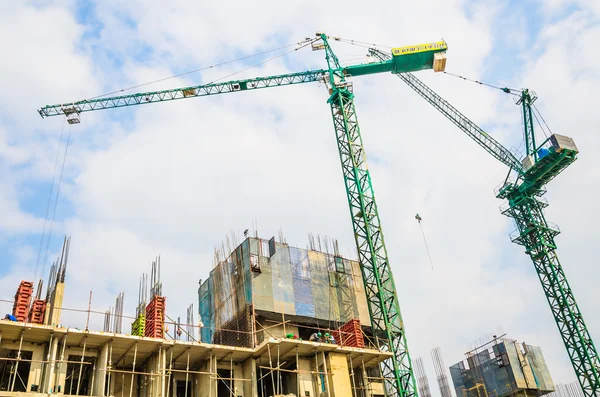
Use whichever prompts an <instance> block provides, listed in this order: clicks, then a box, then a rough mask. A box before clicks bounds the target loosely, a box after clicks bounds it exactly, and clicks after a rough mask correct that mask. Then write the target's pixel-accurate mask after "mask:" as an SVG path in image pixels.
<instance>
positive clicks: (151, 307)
mask: <svg viewBox="0 0 600 397" xmlns="http://www.w3.org/2000/svg"><path fill="white" fill-rule="evenodd" d="M165 306H166V299H165V297H164V296H155V297H153V298H152V299H151V300H150V303H148V305H147V306H146V324H145V326H144V336H147V337H150V338H164V325H165Z"/></svg>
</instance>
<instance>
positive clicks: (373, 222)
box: [321, 34, 417, 397]
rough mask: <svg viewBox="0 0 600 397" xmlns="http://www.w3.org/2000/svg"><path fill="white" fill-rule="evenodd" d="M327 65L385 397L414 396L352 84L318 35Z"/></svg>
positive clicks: (335, 125)
mask: <svg viewBox="0 0 600 397" xmlns="http://www.w3.org/2000/svg"><path fill="white" fill-rule="evenodd" d="M321 39H322V40H323V44H324V46H325V48H324V49H325V51H326V58H327V63H328V65H329V76H328V77H329V85H330V92H331V95H330V97H329V99H328V100H327V102H328V103H329V104H330V106H331V116H332V118H333V126H334V129H335V134H336V140H337V146H338V151H339V155H340V162H341V164H342V173H343V175H344V184H345V186H346V195H347V198H348V206H349V208H350V217H351V219H352V227H353V229H354V239H355V242H356V247H357V251H358V257H359V262H360V265H361V266H360V268H361V272H362V276H363V281H364V285H365V292H366V296H367V302H368V307H369V313H370V316H371V323H372V324H371V325H372V327H373V332H374V334H375V335H376V336H377V340H378V341H379V343H380V346H379V348H380V349H382V350H386V351H390V352H392V353H393V356H392V357H391V358H390V359H388V360H386V361H384V362H383V363H382V365H381V370H382V377H383V378H384V379H385V383H384V384H385V386H386V387H385V389H386V392H387V395H388V396H390V397H391V396H402V397H409V396H417V390H416V383H415V377H414V374H413V370H412V365H411V360H410V355H409V353H408V345H407V341H406V332H405V330H404V322H403V321H402V315H401V313H400V304H399V302H398V295H397V294H396V287H395V285H394V277H393V275H392V269H391V267H390V263H389V259H388V254H387V249H386V247H385V240H384V238H383V230H382V228H381V220H380V219H379V212H378V211H377V202H376V201H375V194H374V192H373V185H372V183H371V175H370V174H369V169H368V168H367V159H366V156H365V148H364V146H363V143H362V137H361V135H360V127H359V125H358V119H357V117H356V109H355V107H354V94H353V93H352V91H351V89H352V85H351V83H350V82H349V81H347V80H346V78H345V76H344V75H343V74H341V73H336V72H335V69H338V70H339V69H340V66H339V62H338V59H337V57H336V56H335V54H334V53H333V51H332V50H331V47H330V46H329V43H328V41H327V36H325V35H324V34H321Z"/></svg>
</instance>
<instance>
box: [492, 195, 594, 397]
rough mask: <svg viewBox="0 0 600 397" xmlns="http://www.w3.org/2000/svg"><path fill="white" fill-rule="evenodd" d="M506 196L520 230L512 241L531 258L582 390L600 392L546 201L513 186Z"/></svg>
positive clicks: (587, 393)
mask: <svg viewBox="0 0 600 397" xmlns="http://www.w3.org/2000/svg"><path fill="white" fill-rule="evenodd" d="M508 199H509V208H508V209H506V210H505V211H504V212H503V213H504V214H505V215H507V216H509V217H511V218H512V219H514V221H515V223H516V225H517V229H518V232H519V236H518V238H515V239H513V241H514V242H515V243H517V244H519V245H523V246H524V247H525V250H526V251H525V253H527V254H528V255H529V256H530V257H531V260H532V261H533V265H534V267H535V270H536V272H537V274H538V277H539V280H540V282H541V284H542V288H543V289H544V293H545V295H546V298H547V300H548V304H549V305H550V309H551V310H552V315H553V316H554V321H555V322H556V325H557V326H558V330H559V332H560V335H561V337H562V340H563V343H564V344H565V347H566V349H567V353H568V355H569V358H570V359H571V363H572V364H573V369H574V370H575V374H576V375H577V379H578V380H579V383H580V385H581V388H582V390H583V393H584V395H585V396H589V397H592V396H597V395H600V358H599V356H598V351H597V350H596V347H595V346H594V342H593V341H592V338H591V336H590V334H589V331H588V329H587V327H586V325H585V322H584V320H583V316H582V315H581V311H580V310H579V307H578V305H577V302H576V301H575V297H574V295H573V291H572V290H571V287H570V286H569V283H568V281H567V278H566V276H565V273H564V270H563V268H562V266H561V264H560V261H559V259H558V256H557V254H556V244H555V242H554V237H555V236H556V234H558V232H557V231H556V230H555V229H554V228H552V227H551V226H549V225H548V223H547V222H546V218H545V216H544V212H543V208H545V207H546V205H547V204H546V203H545V202H544V201H542V200H539V199H538V198H536V197H535V196H532V195H528V194H524V193H520V192H518V190H516V189H515V191H514V192H513V193H512V194H509V195H508Z"/></svg>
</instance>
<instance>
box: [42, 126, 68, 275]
mask: <svg viewBox="0 0 600 397" xmlns="http://www.w3.org/2000/svg"><path fill="white" fill-rule="evenodd" d="M72 128H73V125H69V133H68V134H67V142H66V143H65V153H64V155H63V159H62V165H61V167H60V176H59V178H58V183H57V185H56V197H55V198H54V208H53V210H52V219H51V220H50V231H49V232H48V238H47V240H46V250H45V253H44V261H43V262H42V274H43V273H44V271H45V270H46V263H47V262H48V251H49V248H50V241H51V240H52V229H53V228H54V219H55V217H56V207H57V206H58V200H59V198H60V188H61V186H62V180H63V174H64V171H65V163H66V161H67V153H68V151H69V145H70V143H71V130H72ZM59 151H60V147H59Z"/></svg>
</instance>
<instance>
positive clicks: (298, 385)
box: [296, 346, 300, 396]
mask: <svg viewBox="0 0 600 397" xmlns="http://www.w3.org/2000/svg"><path fill="white" fill-rule="evenodd" d="M298 370H299V368H298V346H296V371H298ZM296 391H297V392H298V394H297V395H298V396H300V373H299V372H298V373H297V374H296Z"/></svg>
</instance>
